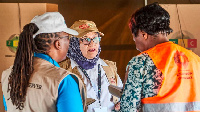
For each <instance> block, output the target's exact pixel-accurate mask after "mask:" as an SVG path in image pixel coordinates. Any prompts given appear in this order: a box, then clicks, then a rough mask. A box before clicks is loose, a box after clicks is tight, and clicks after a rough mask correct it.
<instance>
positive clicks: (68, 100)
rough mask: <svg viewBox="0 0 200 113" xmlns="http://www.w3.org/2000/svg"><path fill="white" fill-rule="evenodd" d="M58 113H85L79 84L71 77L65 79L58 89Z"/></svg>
mask: <svg viewBox="0 0 200 113" xmlns="http://www.w3.org/2000/svg"><path fill="white" fill-rule="evenodd" d="M56 106H57V111H58V112H83V104H82V99H81V95H80V92H79V88H78V84H77V83H76V81H75V80H74V79H73V78H72V76H71V75H68V76H67V77H65V78H64V79H63V80H62V81H61V83H60V84H59V87H58V99H57V104H56Z"/></svg>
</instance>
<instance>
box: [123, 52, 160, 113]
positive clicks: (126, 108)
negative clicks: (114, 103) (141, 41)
mask: <svg viewBox="0 0 200 113" xmlns="http://www.w3.org/2000/svg"><path fill="white" fill-rule="evenodd" d="M128 67H129V72H128V77H127V81H126V83H125V87H124V90H123V93H122V96H121V100H120V101H121V103H120V111H121V112H137V111H141V108H142V105H141V99H143V98H147V97H153V96H156V95H157V94H158V92H159V89H160V88H161V83H162V80H163V75H162V72H161V71H160V70H159V69H157V68H156V66H155V64H154V63H153V61H152V59H151V58H150V57H149V56H148V54H146V53H143V54H140V55H138V56H136V57H133V58H132V59H131V60H130V61H129V63H128V65H127V69H128Z"/></svg>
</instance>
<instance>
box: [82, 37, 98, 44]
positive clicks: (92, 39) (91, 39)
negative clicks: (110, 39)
mask: <svg viewBox="0 0 200 113" xmlns="http://www.w3.org/2000/svg"><path fill="white" fill-rule="evenodd" d="M95 38H98V40H99V41H98V42H100V41H101V37H100V36H97V37H94V38H79V40H80V41H82V42H83V40H85V39H90V42H89V43H88V44H84V42H83V44H84V45H90V43H91V41H93V42H94V39H95ZM85 41H86V40H85ZM87 42H88V41H87ZM98 42H97V43H98ZM94 43H95V42H94ZM97 43H95V44H97Z"/></svg>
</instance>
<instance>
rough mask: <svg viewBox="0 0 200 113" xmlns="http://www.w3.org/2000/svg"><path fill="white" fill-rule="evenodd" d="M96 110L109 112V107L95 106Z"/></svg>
mask: <svg viewBox="0 0 200 113" xmlns="http://www.w3.org/2000/svg"><path fill="white" fill-rule="evenodd" d="M94 112H108V110H107V107H99V108H94Z"/></svg>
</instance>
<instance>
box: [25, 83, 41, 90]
mask: <svg viewBox="0 0 200 113" xmlns="http://www.w3.org/2000/svg"><path fill="white" fill-rule="evenodd" d="M28 87H30V88H35V89H42V85H40V84H34V83H29V85H28Z"/></svg>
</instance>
